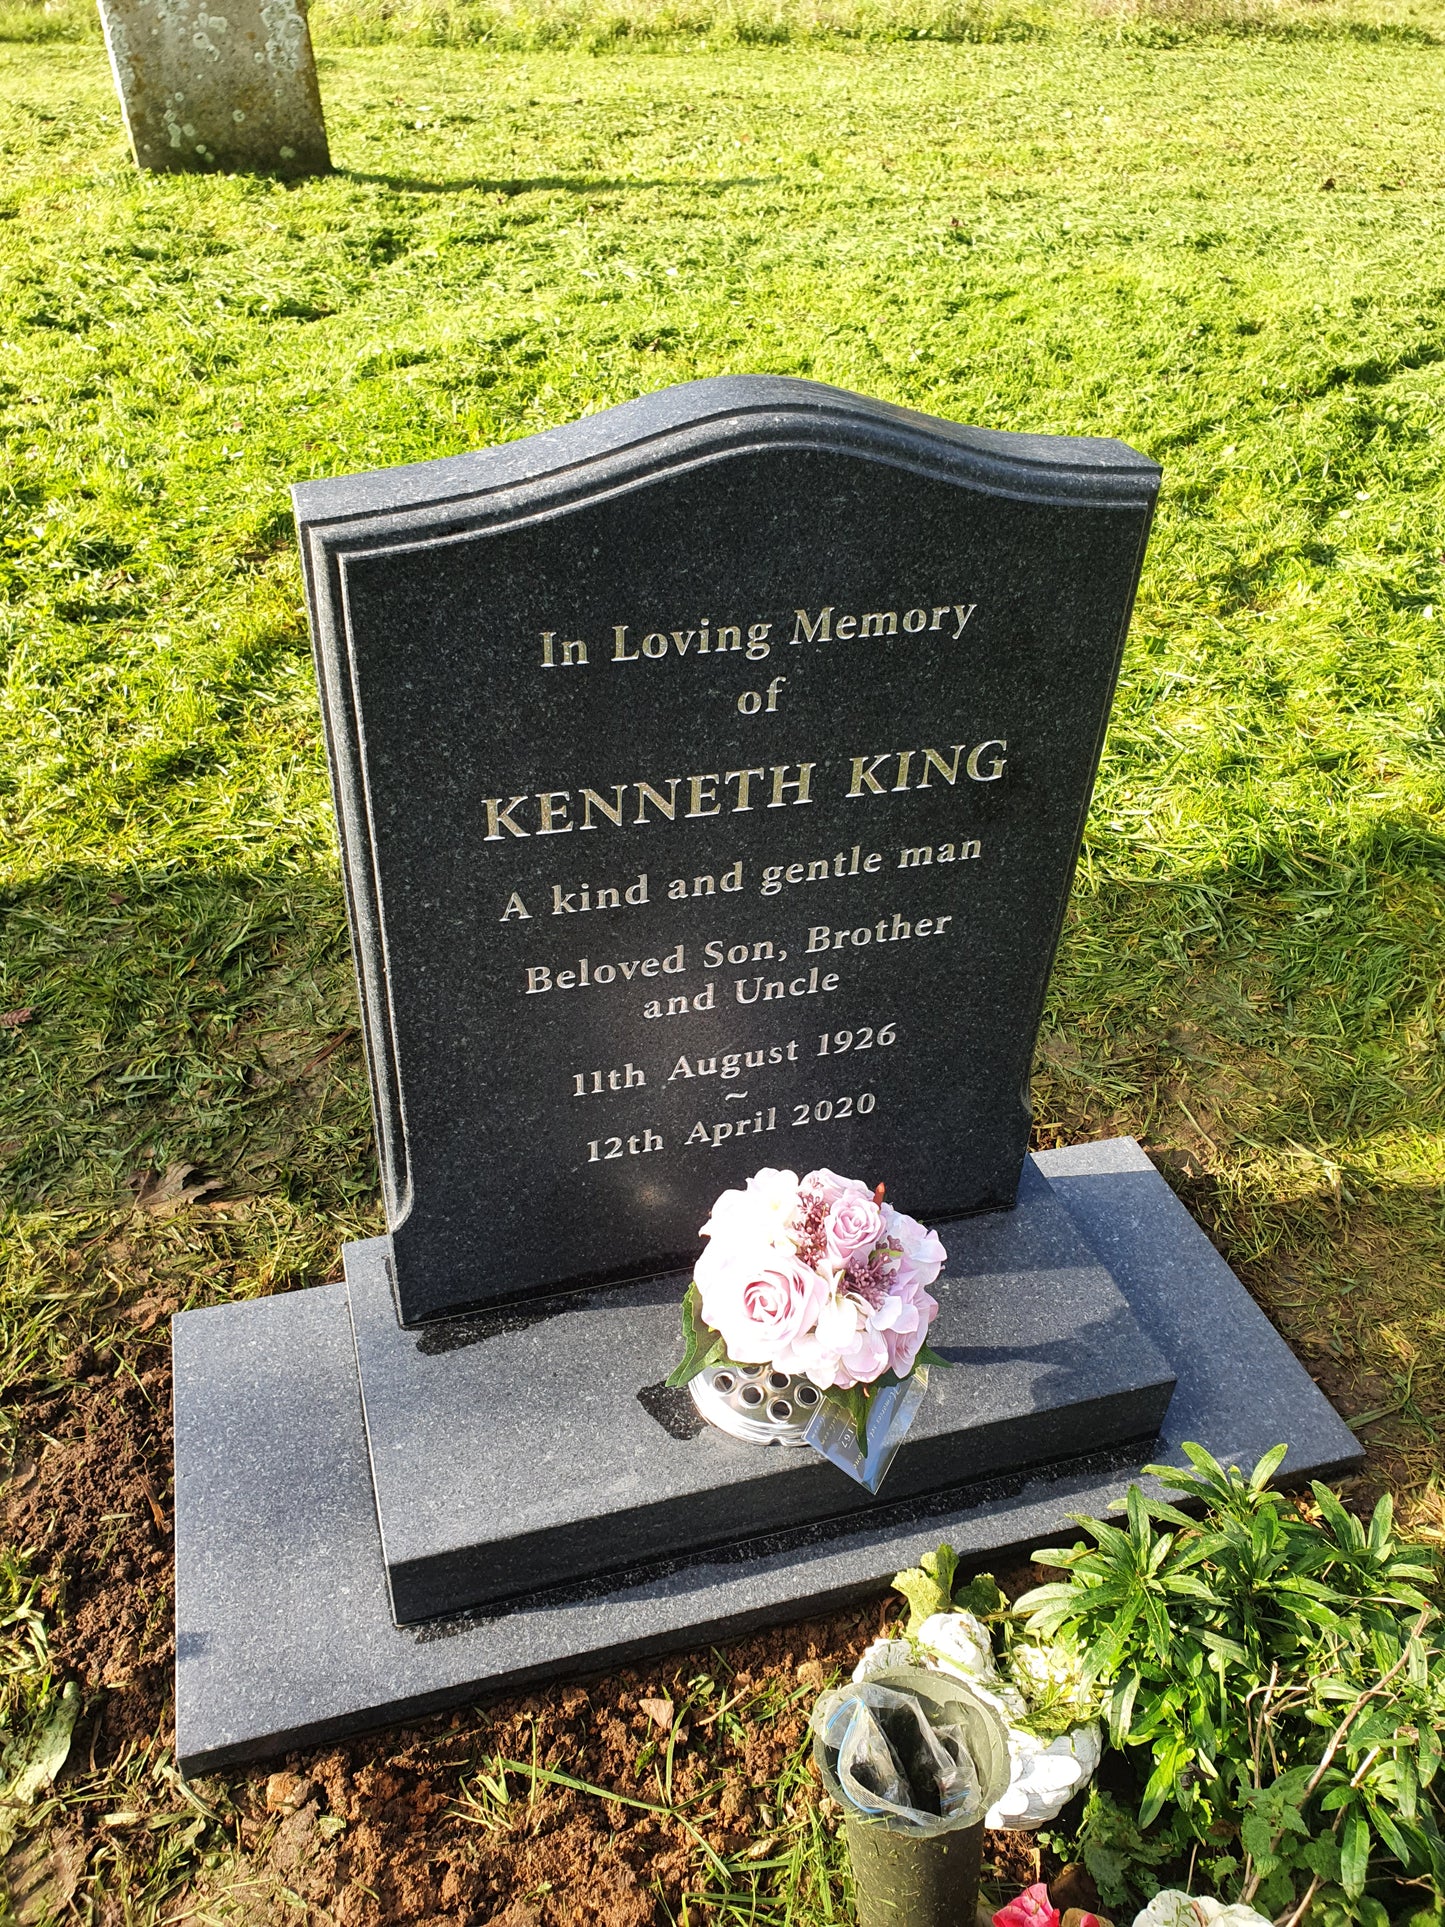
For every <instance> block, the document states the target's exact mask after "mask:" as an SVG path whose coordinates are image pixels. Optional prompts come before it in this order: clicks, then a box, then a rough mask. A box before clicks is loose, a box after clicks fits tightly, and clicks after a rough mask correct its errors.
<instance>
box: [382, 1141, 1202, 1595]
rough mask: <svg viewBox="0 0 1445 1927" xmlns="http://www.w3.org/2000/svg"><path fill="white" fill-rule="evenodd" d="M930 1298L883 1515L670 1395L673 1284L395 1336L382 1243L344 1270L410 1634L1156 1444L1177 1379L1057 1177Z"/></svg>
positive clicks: (874, 1501)
mask: <svg viewBox="0 0 1445 1927" xmlns="http://www.w3.org/2000/svg"><path fill="white" fill-rule="evenodd" d="M944 1229H945V1233H946V1234H947V1241H948V1242H949V1244H950V1246H951V1247H952V1248H954V1249H956V1250H957V1251H958V1253H959V1256H958V1258H957V1260H956V1261H954V1262H953V1263H952V1264H951V1265H950V1266H949V1268H948V1270H947V1271H946V1272H945V1274H944V1276H943V1277H942V1278H941V1279H940V1280H939V1281H938V1284H937V1285H936V1286H935V1287H934V1289H935V1291H936V1292H937V1294H938V1298H939V1302H940V1305H941V1306H942V1310H941V1311H940V1314H939V1324H938V1329H939V1330H940V1331H942V1332H946V1333H947V1334H948V1337H947V1338H945V1339H942V1340H940V1345H939V1349H940V1351H941V1353H942V1355H943V1356H944V1357H945V1358H947V1359H948V1360H949V1361H950V1365H951V1366H952V1367H953V1369H950V1370H948V1371H937V1372H935V1373H934V1376H933V1380H932V1382H931V1385H930V1390H929V1395H928V1397H927V1398H926V1399H925V1400H924V1402H923V1406H922V1409H921V1411H920V1413H919V1417H918V1419H917V1421H916V1423H915V1424H914V1426H913V1428H912V1430H911V1431H910V1432H909V1434H908V1436H907V1438H906V1439H905V1441H904V1443H903V1446H902V1448H901V1449H900V1451H899V1454H898V1457H897V1458H896V1460H895V1461H894V1463H893V1466H892V1468H891V1470H890V1471H889V1474H888V1478H887V1481H886V1483H885V1485H884V1489H883V1492H882V1494H881V1495H879V1496H878V1497H876V1498H875V1497H874V1496H873V1495H872V1494H870V1493H869V1492H868V1491H867V1490H866V1489H865V1488H864V1487H862V1486H860V1485H858V1484H857V1483H856V1482H855V1481H854V1480H852V1479H850V1478H848V1477H847V1476H846V1474H844V1473H843V1472H841V1471H839V1470H838V1468H837V1467H836V1466H834V1465H830V1464H829V1463H828V1461H827V1460H826V1459H823V1458H821V1457H819V1456H818V1455H817V1454H816V1453H814V1452H809V1451H791V1450H779V1451H768V1450H759V1449H757V1448H756V1447H751V1446H747V1445H740V1444H739V1443H738V1442H737V1441H736V1440H734V1439H730V1438H728V1437H726V1436H725V1435H724V1434H723V1433H721V1432H718V1431H715V1430H714V1429H713V1428H712V1427H711V1426H708V1425H706V1424H704V1423H703V1421H702V1420H701V1418H700V1417H699V1416H698V1414H697V1412H696V1410H695V1408H694V1407H693V1406H692V1403H691V1400H690V1399H689V1398H688V1396H687V1394H686V1393H685V1392H683V1393H679V1392H672V1393H669V1392H668V1391H667V1389H666V1387H664V1386H663V1384H662V1380H663V1379H664V1378H665V1377H666V1375H667V1373H668V1371H669V1370H670V1369H671V1367H672V1366H673V1365H674V1364H675V1363H676V1360H677V1351H678V1331H677V1307H678V1303H679V1301H680V1300H681V1297H682V1293H683V1290H684V1288H685V1286H686V1284H687V1278H686V1275H685V1274H684V1275H682V1276H674V1277H662V1278H658V1279H652V1280H649V1281H647V1282H646V1283H643V1284H638V1285H627V1286H609V1287H606V1288H605V1289H602V1290H597V1291H591V1292H575V1293H571V1294H569V1295H568V1296H567V1297H566V1298H564V1299H562V1300H560V1301H558V1302H556V1303H555V1304H551V1305H548V1307H547V1309H546V1310H539V1311H537V1312H533V1313H530V1314H529V1312H528V1309H527V1307H526V1306H525V1305H523V1306H517V1307H512V1308H510V1309H509V1310H508V1311H506V1312H503V1313H494V1314H492V1315H491V1316H490V1317H488V1316H483V1317H481V1318H470V1319H465V1320H463V1319H458V1320H456V1321H451V1322H448V1323H445V1324H442V1325H431V1326H428V1327H425V1328H423V1329H422V1330H421V1331H419V1332H418V1331H403V1330H402V1329H401V1328H400V1327H399V1326H398V1325H397V1322H396V1311H395V1307H394V1305H393V1303H392V1296H391V1290H390V1285H389V1281H388V1279H387V1276H386V1241H385V1239H383V1238H374V1239H371V1240H369V1241H368V1242H366V1243H365V1244H353V1245H349V1246H348V1247H347V1252H346V1281H347V1287H348V1297H349V1304H350V1310H351V1320H352V1328H353V1331H354V1334H355V1339H356V1354H357V1362H358V1366H359V1369H360V1375H361V1391H362V1402H363V1405H364V1408H365V1415H366V1427H367V1442H368V1447H369V1450H370V1456H371V1467H372V1478H373V1481H374V1484H375V1487H376V1501H377V1514H378V1519H379V1523H380V1530H381V1540H382V1548H383V1555H384V1558H385V1562H386V1571H387V1578H388V1582H389V1584H390V1587H391V1596H392V1604H393V1607H394V1610H395V1613H396V1617H397V1620H398V1621H399V1622H401V1623H406V1622H410V1621H415V1620H419V1619H426V1618H432V1617H435V1616H436V1615H438V1614H441V1613H452V1612H457V1611H461V1610H464V1609H466V1608H469V1607H472V1606H482V1605H494V1604H496V1603H497V1602H499V1601H502V1600H505V1599H507V1598H509V1597H516V1596H518V1595H521V1594H524V1593H529V1592H537V1591H540V1590H543V1589H545V1588H547V1587H548V1586H553V1585H558V1584H562V1583H573V1582H575V1581H576V1580H577V1579H578V1578H586V1579H590V1578H593V1577H594V1576H596V1575H598V1574H602V1573H606V1572H609V1571H616V1570H618V1569H620V1568H625V1567H628V1566H635V1565H637V1564H639V1563H644V1562H646V1561H647V1560H649V1559H657V1558H663V1557H669V1556H673V1555H677V1554H684V1553H688V1552H693V1551H696V1550H697V1549H699V1548H701V1547H707V1546H717V1545H727V1544H731V1543H735V1542H737V1541H739V1540H744V1539H749V1538H756V1537H758V1536H759V1535H762V1534H765V1533H769V1532H777V1531H784V1530H788V1529H790V1528H794V1527H797V1526H803V1525H810V1524H814V1523H816V1522H818V1521H821V1520H827V1519H835V1518H838V1517H840V1516H843V1515H846V1514H849V1513H854V1512H860V1511H866V1510H868V1509H870V1508H874V1509H876V1508H878V1507H879V1506H886V1505H892V1504H895V1503H896V1502H897V1501H899V1500H900V1499H908V1498H913V1497H916V1496H918V1495H920V1494H925V1493H937V1492H942V1491H945V1490H947V1489H948V1488H950V1487H958V1486H963V1485H970V1484H975V1483H977V1482H978V1481H979V1480H980V1479H983V1478H985V1477H988V1476H990V1475H992V1474H996V1473H999V1472H1008V1471H1016V1470H1019V1469H1021V1468H1023V1467H1026V1466H1032V1465H1039V1464H1043V1463H1045V1462H1048V1461H1051V1460H1059V1459H1069V1458H1074V1457H1077V1456H1078V1455H1080V1454H1081V1453H1087V1452H1091V1451H1096V1450H1098V1449H1100V1448H1101V1447H1104V1446H1113V1445H1119V1444H1124V1443H1134V1442H1137V1441H1138V1440H1141V1439H1151V1438H1153V1437H1154V1436H1155V1435H1156V1434H1157V1433H1158V1431H1159V1427H1160V1425H1161V1424H1162V1423H1163V1419H1164V1414H1165V1412H1166V1410H1167V1409H1168V1405H1169V1397H1170V1394H1171V1392H1172V1391H1173V1389H1174V1374H1173V1372H1172V1371H1171V1369H1170V1367H1169V1366H1168V1364H1167V1363H1166V1362H1165V1360H1164V1359H1163V1358H1162V1357H1161V1355H1160V1353H1159V1352H1158V1350H1157V1348H1156V1347H1155V1346H1154V1345H1153V1343H1152V1342H1151V1341H1150V1340H1149V1338H1148V1337H1147V1336H1146V1335H1145V1334H1144V1332H1142V1331H1141V1330H1140V1329H1139V1327H1138V1325H1137V1324H1136V1322H1135V1320H1134V1317H1133V1315H1132V1313H1131V1312H1130V1311H1129V1308H1128V1305H1127V1304H1126V1302H1125V1300H1124V1298H1123V1296H1122V1294H1121V1293H1120V1291H1119V1288H1118V1286H1117V1285H1116V1284H1115V1283H1114V1281H1113V1279H1112V1278H1111V1277H1110V1276H1109V1274H1108V1272H1107V1271H1106V1270H1105V1269H1104V1267H1103V1266H1102V1265H1101V1264H1100V1263H1099V1261H1098V1259H1097V1258H1096V1257H1095V1255H1094V1253H1093V1251H1092V1250H1091V1249H1090V1248H1089V1246H1088V1245H1087V1243H1086V1242H1085V1240H1084V1239H1083V1237H1082V1235H1081V1234H1080V1233H1079V1231H1078V1230H1077V1228H1076V1227H1075V1225H1074V1223H1073V1220H1072V1219H1071V1218H1070V1217H1069V1214H1068V1212H1067V1211H1066V1210H1065V1209H1064V1207H1063V1206H1062V1205H1061V1204H1060V1203H1059V1201H1058V1199H1057V1198H1056V1197H1055V1196H1054V1194H1053V1192H1052V1190H1051V1189H1050V1187H1049V1185H1048V1183H1047V1181H1046V1180H1045V1179H1044V1178H1043V1177H1042V1176H1041V1175H1040V1173H1039V1172H1038V1171H1037V1169H1036V1168H1034V1166H1033V1165H1032V1164H1031V1163H1026V1164H1025V1167H1024V1173H1023V1177H1022V1180H1021V1183H1020V1187H1019V1194H1018V1204H1017V1207H1016V1209H1014V1210H1013V1211H999V1212H991V1213H989V1214H988V1215H987V1216H986V1217H983V1218H980V1219H978V1220H977V1221H971V1222H970V1224H969V1226H968V1230H969V1232H970V1233H971V1235H968V1236H960V1237H957V1238H955V1237H954V1236H953V1234H952V1230H951V1228H950V1227H947V1226H945V1227H944Z"/></svg>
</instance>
